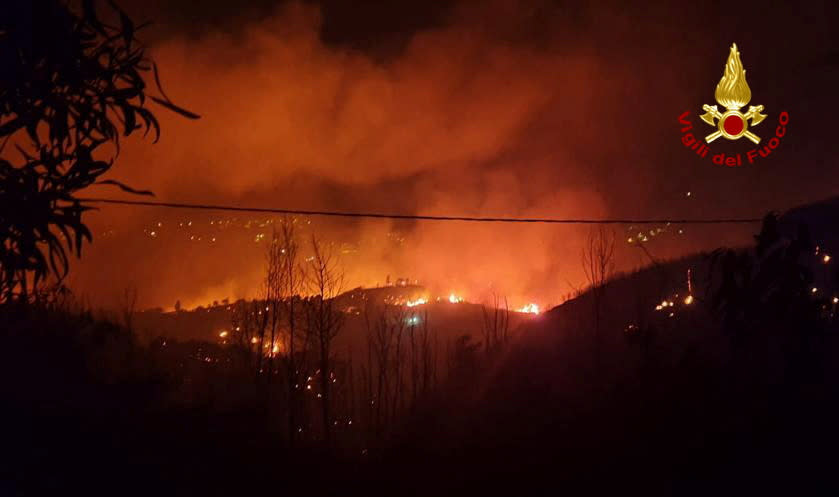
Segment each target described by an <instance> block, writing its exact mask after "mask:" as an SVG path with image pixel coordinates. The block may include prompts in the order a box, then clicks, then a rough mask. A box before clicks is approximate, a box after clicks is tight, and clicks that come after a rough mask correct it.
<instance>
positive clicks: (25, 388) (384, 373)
mask: <svg viewBox="0 0 839 497" xmlns="http://www.w3.org/2000/svg"><path fill="white" fill-rule="evenodd" d="M283 230H285V231H283ZM756 240H757V241H756V245H755V247H754V248H750V249H740V250H728V249H726V250H720V251H717V252H715V253H712V254H706V255H700V256H695V257H690V258H686V259H681V260H678V261H672V262H669V263H666V264H664V263H661V264H657V265H653V266H650V267H648V268H645V269H642V270H639V271H638V272H635V273H632V274H626V275H618V276H616V277H613V278H612V279H610V280H608V281H605V282H603V283H602V288H600V291H599V292H598V294H597V298H598V299H599V300H598V301H597V302H596V303H595V301H594V298H593V293H592V292H591V291H586V292H584V293H582V294H581V295H580V296H579V297H578V298H576V299H573V300H571V301H569V302H567V303H566V304H564V305H562V306H560V307H557V308H555V309H553V310H551V311H550V312H548V313H546V314H544V315H543V316H541V317H540V318H539V319H537V320H532V321H530V322H528V324H526V325H523V326H522V327H520V329H518V330H509V329H506V328H505V326H504V320H505V319H506V318H505V317H504V314H505V313H506V312H507V311H506V310H504V307H503V305H501V304H500V302H501V301H502V299H497V300H496V301H495V302H494V303H495V304H496V305H495V308H494V309H498V311H497V313H496V311H495V310H494V309H493V307H492V306H487V308H486V314H485V317H486V319H485V321H484V325H483V326H480V327H478V328H476V329H464V330H463V331H464V333H463V336H462V337H461V338H459V339H456V340H451V341H449V342H448V343H446V344H443V343H441V340H440V339H439V337H438V336H437V335H436V333H435V328H434V326H435V325H434V322H433V321H431V320H429V319H428V316H427V312H425V311H418V312H415V309H416V308H408V307H406V306H403V305H389V304H385V303H383V302H366V303H365V305H364V308H363V309H362V310H360V311H359V312H361V313H362V316H361V317H362V318H363V320H364V322H365V323H366V324H365V329H364V337H362V338H363V342H364V343H365V344H366V347H365V350H364V352H363V353H361V354H353V355H352V356H348V354H342V353H339V352H337V351H334V350H331V349H330V346H331V342H330V340H334V338H335V337H336V336H340V333H342V332H344V331H345V330H344V329H343V328H342V323H341V321H342V319H343V318H342V315H343V316H346V315H347V311H346V309H344V308H342V307H340V306H339V305H337V303H338V301H339V300H338V299H335V298H334V297H330V295H334V294H335V293H330V292H337V287H332V288H333V289H332V290H329V288H330V286H329V284H327V283H326V282H328V281H339V280H340V276H339V274H340V266H338V265H337V264H332V263H331V262H330V261H331V260H332V259H331V258H330V255H329V250H328V246H326V245H323V244H320V242H318V241H317V240H316V239H315V240H309V245H313V246H312V247H310V248H309V249H307V250H309V251H310V252H312V253H319V254H320V255H319V256H309V257H301V256H300V248H299V246H298V245H297V243H299V241H297V240H296V238H295V237H294V233H293V226H291V225H290V224H287V223H284V224H282V225H281V228H280V231H279V232H277V233H275V235H274V238H273V240H272V243H271V244H269V253H268V254H267V258H266V277H265V284H264V288H263V295H262V296H261V297H260V298H259V299H256V300H253V301H249V302H245V301H242V302H239V303H238V304H237V306H238V308H237V309H236V312H235V313H234V316H235V317H234V319H233V321H232V322H231V328H230V330H229V333H230V334H229V335H227V336H226V337H225V339H226V340H225V341H226V343H219V342H213V343H210V342H198V341H191V342H179V341H177V339H176V337H161V338H159V339H157V340H155V341H153V342H152V343H151V344H149V345H141V344H140V343H139V342H138V341H137V340H136V337H135V336H134V335H133V334H132V332H131V331H129V330H128V328H127V327H126V324H125V323H121V324H116V323H114V322H108V321H106V320H103V319H101V318H99V317H96V316H95V315H94V314H95V313H92V312H91V311H89V310H85V309H79V308H76V307H74V305H73V304H72V303H71V302H72V299H71V298H70V297H68V296H65V297H64V298H63V300H62V298H60V297H53V298H52V299H44V300H41V301H39V303H38V304H31V303H30V304H27V305H18V304H16V305H5V306H3V309H2V316H3V317H2V319H3V321H2V324H3V327H2V329H3V336H2V340H3V343H4V347H3V348H2V351H3V352H2V358H0V367H2V369H3V371H2V375H3V378H5V379H6V381H4V382H3V385H4V391H3V394H2V398H3V399H4V400H5V401H6V402H7V403H8V405H9V406H13V408H11V409H8V410H7V412H9V413H11V419H10V420H9V421H8V424H9V426H13V427H14V430H10V436H9V437H8V443H7V452H6V453H7V454H8V455H9V456H10V457H9V464H7V465H5V468H7V469H6V472H7V476H8V478H4V481H5V482H7V484H8V485H9V487H10V488H11V489H12V490H15V491H23V490H27V491H34V492H38V491H49V490H54V489H67V488H80V489H89V490H90V491H91V492H92V493H98V492H104V491H107V490H108V489H111V490H113V489H119V491H120V493H132V492H136V493H147V492H151V491H154V492H155V493H158V494H159V493H170V492H171V493H183V492H188V493H199V492H200V493H204V494H212V495H231V494H235V495H256V494H259V495H262V494H267V493H272V492H275V491H278V489H284V490H287V491H291V490H295V491H298V490H299V491H306V492H308V493H335V492H339V491H348V490H347V489H349V488H360V489H363V491H364V492H365V493H370V494H392V493H397V494H411V495H420V494H428V493H436V494H444V495H446V494H453V493H459V494H479V493H480V494H509V493H511V492H512V493H524V494H528V495H529V494H534V493H547V491H546V490H550V493H554V492H568V493H574V494H576V493H593V494H609V495H611V494H614V493H621V494H634V493H644V494H645V495H650V494H653V495H673V494H678V495H684V494H706V493H708V492H716V493H723V494H734V493H744V492H745V493H749V494H751V493H757V492H760V493H763V494H773V495H774V494H780V493H790V492H792V493H800V494H807V495H827V494H830V493H832V491H833V490H835V482H834V481H833V478H832V476H831V475H832V467H831V466H832V464H831V461H832V458H831V457H830V455H829V454H830V453H831V452H830V451H831V450H832V449H833V448H834V447H835V443H836V442H837V430H836V428H835V424H836V423H835V421H834V420H835V419H836V417H835V416H836V415H837V414H839V412H837V404H836V399H837V382H836V381H835V378H836V366H835V365H834V364H835V361H833V358H835V357H837V354H836V352H837V343H836V339H835V336H836V323H835V309H836V304H835V302H834V300H833V299H834V298H833V295H834V294H833V292H834V290H835V289H836V288H837V287H836V285H835V271H833V270H832V268H833V266H832V265H831V264H829V263H828V262H826V259H825V257H827V258H828V259H827V260H828V261H829V258H830V256H829V252H828V251H827V249H826V248H825V247H818V249H817V247H816V245H815V244H814V243H813V242H811V241H810V240H808V236H807V230H806V229H804V228H801V229H800V230H799V231H798V232H797V233H793V234H792V235H791V236H789V235H785V234H783V233H781V231H780V230H779V229H778V223H777V220H776V218H775V217H774V216H769V217H767V219H766V221H765V223H764V225H763V228H762V230H761V232H760V233H759V234H758V236H757V237H756ZM319 244H320V245H319ZM272 252H273V255H272ZM307 259H308V260H307ZM289 269H291V271H289ZM327 269H328V270H327ZM689 270H690V271H689ZM327 273H329V274H327ZM688 274H690V276H688ZM289 275H290V276H289ZM272 285H273V286H274V289H271V288H270V287H271V286H272ZM297 285H299V286H297ZM688 287H690V288H689V289H688ZM320 288H322V289H323V290H322V291H323V293H322V294H321V293H318V289H320ZM814 289H815V291H814ZM295 290H299V291H300V292H299V293H298V292H297V291H295ZM313 290H314V291H313ZM688 292H690V293H688ZM300 293H302V294H305V295H308V296H307V297H301V296H300ZM677 294H678V297H677V296H676V295H677ZM688 297H691V299H688ZM677 302H678V303H677ZM688 302H689V303H688ZM662 304H664V305H662ZM595 309H599V311H600V314H599V315H596V314H595V313H594V312H593V311H594V310H595ZM323 313H332V314H331V315H324V314H323ZM671 314H672V316H671ZM417 317H418V318H419V319H420V320H419V321H415V319H414V318H417ZM595 323H598V325H599V326H600V330H601V331H600V333H599V334H597V335H595V333H594V330H595V328H594V326H595ZM292 329H293V330H294V331H292ZM292 336H293V338H294V344H293V346H292V342H291V341H290V339H291V338H292ZM266 345H267V347H266ZM292 348H293V350H294V353H293V354H292V353H291V350H292ZM127 481H130V482H131V484H130V485H129V484H127V483H126V482H127ZM542 491H546V492H542Z"/></svg>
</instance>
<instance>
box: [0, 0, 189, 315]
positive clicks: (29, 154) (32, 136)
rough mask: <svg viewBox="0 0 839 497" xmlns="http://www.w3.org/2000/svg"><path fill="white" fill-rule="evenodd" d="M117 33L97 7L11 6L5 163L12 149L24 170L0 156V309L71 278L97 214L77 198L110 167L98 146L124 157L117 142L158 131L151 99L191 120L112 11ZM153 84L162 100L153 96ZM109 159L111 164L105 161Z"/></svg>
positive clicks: (5, 20) (5, 42)
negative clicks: (149, 80)
mask: <svg viewBox="0 0 839 497" xmlns="http://www.w3.org/2000/svg"><path fill="white" fill-rule="evenodd" d="M111 5H112V7H113V9H114V11H115V13H116V14H117V17H118V18H119V25H118V26H113V25H111V24H109V23H107V22H105V21H102V20H101V19H100V18H99V16H98V15H97V13H96V10H95V8H94V5H93V1H92V0H86V1H84V2H82V9H81V12H80V13H77V12H75V11H73V10H72V9H71V8H70V7H68V6H67V5H66V4H65V3H64V2H60V1H56V0H35V1H27V0H13V1H12V2H11V4H10V5H6V6H4V10H6V13H5V14H7V15H4V16H3V17H2V18H0V66H2V67H3V71H2V72H0V154H2V152H3V149H5V148H6V146H7V145H8V144H9V142H10V141H11V143H12V144H14V147H15V148H16V149H17V151H18V152H19V155H20V158H21V163H19V164H13V163H12V162H11V161H10V160H9V154H6V155H4V156H0V301H10V300H15V299H19V300H26V299H27V298H28V296H29V294H30V293H31V290H32V289H35V288H37V287H38V285H39V284H40V283H43V282H44V280H45V279H46V278H47V277H48V276H50V275H52V276H53V277H54V278H55V279H56V281H57V282H60V281H61V280H62V279H63V277H64V276H66V274H67V272H68V270H69V260H68V256H67V252H69V253H70V254H71V255H72V254H76V255H77V256H80V255H81V250H82V244H83V242H84V241H85V240H87V241H88V242H90V241H91V240H92V235H91V232H90V230H89V229H88V228H87V226H86V225H85V224H84V222H83V221H82V215H83V213H84V212H86V211H88V210H90V209H92V207H90V206H89V205H85V203H84V201H83V200H82V199H80V198H79V197H78V196H77V194H78V193H79V192H80V191H81V190H83V189H85V188H87V187H89V186H91V185H93V184H106V185H113V186H117V187H119V188H122V189H123V190H125V191H128V192H131V193H138V194H150V192H141V191H137V190H134V189H132V188H130V187H128V186H126V185H124V184H122V183H120V182H118V181H115V180H99V178H100V176H102V174H104V173H105V172H106V171H108V170H109V169H110V168H111V166H112V165H113V157H109V158H107V157H106V156H107V154H105V153H104V152H103V151H102V148H101V146H102V145H104V144H112V145H113V146H114V147H115V150H116V151H117V153H118V151H119V137H120V135H125V136H128V135H130V134H131V133H132V132H134V131H135V130H138V129H142V130H144V132H145V133H146V134H147V133H148V132H149V131H153V132H154V135H155V140H156V139H157V137H159V134H160V127H159V125H158V121H157V119H156V118H155V115H154V114H153V113H152V111H151V110H150V109H149V108H148V107H147V105H146V104H147V99H148V100H151V101H152V102H155V103H157V104H160V105H162V106H163V107H165V108H168V109H170V110H173V111H175V112H177V113H179V114H181V115H183V116H185V117H189V118H197V117H198V116H197V115H195V114H192V113H191V112H188V111H186V110H184V109H181V108H180V107H178V106H176V105H174V104H173V103H172V102H171V101H170V100H169V98H168V97H166V96H165V93H164V92H163V91H162V89H161V88H160V82H159V78H158V75H157V68H156V66H155V65H154V63H153V62H152V61H151V60H150V59H149V58H148V57H146V56H145V54H144V48H143V46H142V45H141V44H140V43H139V42H138V40H137V38H136V37H135V33H136V31H137V27H136V26H135V25H134V23H133V22H132V21H131V19H130V18H129V17H128V16H127V15H126V14H125V13H124V12H122V11H121V10H120V9H119V8H118V7H116V6H115V5H113V4H111ZM150 72H151V73H152V74H153V75H154V80H155V83H156V84H157V88H158V91H159V93H160V95H161V97H156V96H152V95H149V94H148V92H147V86H146V82H145V80H144V77H146V76H147V75H148V74H149V73H150ZM103 156H105V157H106V158H103Z"/></svg>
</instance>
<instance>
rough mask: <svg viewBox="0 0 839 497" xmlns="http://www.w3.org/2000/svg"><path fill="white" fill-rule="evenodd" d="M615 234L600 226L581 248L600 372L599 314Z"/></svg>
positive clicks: (600, 339) (611, 262)
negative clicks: (589, 290)
mask: <svg viewBox="0 0 839 497" xmlns="http://www.w3.org/2000/svg"><path fill="white" fill-rule="evenodd" d="M614 254H615V234H614V233H613V232H611V231H606V229H604V228H603V227H602V226H598V227H597V229H596V230H592V231H591V232H590V233H589V235H588V239H587V241H586V245H585V247H584V248H583V258H582V261H583V271H584V272H585V274H586V279H587V280H588V282H589V285H590V287H591V300H592V311H593V315H594V337H593V338H594V340H593V345H594V367H595V370H596V371H599V370H600V360H601V357H600V355H601V348H602V344H601V342H602V338H601V336H600V335H601V330H600V328H601V325H600V321H601V314H602V310H603V297H604V295H605V293H606V283H607V282H608V281H609V278H610V277H611V275H612V273H613V272H614V261H613V258H614Z"/></svg>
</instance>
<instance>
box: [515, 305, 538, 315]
mask: <svg viewBox="0 0 839 497" xmlns="http://www.w3.org/2000/svg"><path fill="white" fill-rule="evenodd" d="M517 312H523V313H527V314H539V306H538V305H536V304H527V305H526V306H524V307H521V308H519V309H517Z"/></svg>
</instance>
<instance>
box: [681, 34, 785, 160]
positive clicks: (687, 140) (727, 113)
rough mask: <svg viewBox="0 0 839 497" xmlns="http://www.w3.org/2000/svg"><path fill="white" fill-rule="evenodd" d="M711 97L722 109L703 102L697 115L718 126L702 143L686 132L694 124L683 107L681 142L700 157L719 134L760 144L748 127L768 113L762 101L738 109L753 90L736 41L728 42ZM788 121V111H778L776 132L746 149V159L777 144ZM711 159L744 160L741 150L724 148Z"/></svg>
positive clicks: (758, 156)
mask: <svg viewBox="0 0 839 497" xmlns="http://www.w3.org/2000/svg"><path fill="white" fill-rule="evenodd" d="M714 98H715V99H716V101H717V104H719V106H722V107H723V109H722V110H721V109H720V108H719V107H718V106H717V105H708V104H705V105H703V106H702V110H703V111H705V113H704V114H701V115H699V118H700V119H702V120H703V121H704V122H705V123H707V124H708V125H710V126H713V127H714V128H717V130H716V131H714V132H713V133H711V134H709V135H707V136H706V137H705V140H704V142H705V143H702V141H703V140H702V139H701V138H699V137H694V136H693V134H692V133H689V132H688V131H690V130H691V129H692V128H693V124H691V122H690V121H689V120H688V116H690V115H691V112H687V111H686V112H684V113H682V115H680V116H679V124H681V125H682V126H683V127H682V129H681V132H682V144H684V145H685V146H686V147H688V148H689V149H691V150H693V151H694V152H695V153H696V155H698V156H700V157H703V158H704V157H707V156H708V155H709V154H708V152H709V151H710V147H709V146H708V145H709V144H711V143H713V142H714V141H715V140H716V139H718V138H719V137H723V138H726V139H728V140H739V139H740V138H742V137H744V136H745V137H746V138H748V139H749V140H750V141H751V142H752V143H754V144H755V145H759V144H760V141H761V138H760V137H759V136H758V135H756V134H755V133H753V132H752V131H751V130H750V129H749V128H752V127H755V126H757V125H758V124H760V123H761V122H763V120H764V119H766V117H767V115H766V114H764V113H763V110H764V107H763V105H750V106H749V108H748V110H747V111H746V112H741V109H742V108H743V107H745V106H746V105H748V103H749V101H750V100H751V99H752V90H751V88H749V84H748V83H747V82H746V69H745V68H744V67H743V62H742V61H741V60H740V51H739V50H738V49H737V44H736V43H732V45H731V49H730V51H729V53H728V60H727V61H726V62H725V69H724V70H723V75H722V79H720V82H719V83H717V88H716V91H714ZM788 122H789V113H787V112H781V113H780V114H779V115H778V126H777V127H776V128H775V134H774V135H773V136H772V137H771V138H770V139H769V140H768V142H767V144H766V145H764V146H762V147H759V148H755V149H752V150H749V151H747V152H746V154H745V155H746V160H747V161H748V162H749V163H750V164H753V163H754V162H755V160H756V159H758V158H760V157H768V156H769V155H770V154H771V153H772V151H774V150H775V149H776V148H777V147H778V145H780V139H781V137H783V136H784V134H786V125H787V123H788ZM711 160H712V161H713V162H714V163H715V164H719V165H725V166H729V167H736V166H741V165H743V162H744V161H743V157H742V156H741V154H740V153H737V154H726V153H725V152H723V153H719V154H716V155H713V156H711Z"/></svg>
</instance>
